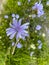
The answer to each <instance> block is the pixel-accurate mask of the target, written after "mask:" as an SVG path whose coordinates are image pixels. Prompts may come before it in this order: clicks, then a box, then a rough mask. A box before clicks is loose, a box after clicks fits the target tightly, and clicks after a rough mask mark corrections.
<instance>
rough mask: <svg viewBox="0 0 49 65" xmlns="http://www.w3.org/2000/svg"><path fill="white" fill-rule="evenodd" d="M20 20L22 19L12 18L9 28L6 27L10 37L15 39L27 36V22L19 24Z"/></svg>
mask: <svg viewBox="0 0 49 65" xmlns="http://www.w3.org/2000/svg"><path fill="white" fill-rule="evenodd" d="M21 21H22V19H19V21H18V20H16V19H14V20H13V23H12V24H10V28H7V29H6V33H7V36H10V39H13V38H14V37H16V40H18V39H20V38H21V39H25V37H26V36H29V34H28V31H27V29H28V25H29V23H25V24H23V25H21Z"/></svg>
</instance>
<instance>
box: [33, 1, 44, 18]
mask: <svg viewBox="0 0 49 65" xmlns="http://www.w3.org/2000/svg"><path fill="white" fill-rule="evenodd" d="M32 10H37V16H38V17H40V16H42V15H43V14H44V11H43V5H42V4H41V3H38V2H36V3H35V5H34V6H33V7H32Z"/></svg>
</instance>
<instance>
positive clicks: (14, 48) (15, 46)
mask: <svg viewBox="0 0 49 65" xmlns="http://www.w3.org/2000/svg"><path fill="white" fill-rule="evenodd" d="M18 41H19V40H18ZM18 41H17V42H16V44H17V43H18ZM16 44H15V45H14V47H13V51H12V55H13V54H14V52H15V48H16Z"/></svg>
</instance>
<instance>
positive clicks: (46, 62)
mask: <svg viewBox="0 0 49 65" xmlns="http://www.w3.org/2000/svg"><path fill="white" fill-rule="evenodd" d="M39 1H40V0H30V2H28V0H5V1H4V2H3V1H2V2H1V1H0V7H2V6H1V5H2V4H3V3H4V4H3V8H0V65H49V33H48V30H49V5H47V1H49V0H42V4H43V7H44V12H45V14H44V15H43V16H41V17H40V18H38V17H35V18H32V17H28V16H30V15H32V14H33V13H34V12H33V11H32V10H31V8H32V6H33V5H34V4H35V2H39ZM18 2H21V5H20V6H19V5H18ZM12 13H14V14H19V16H20V18H24V20H23V22H22V23H26V22H27V21H28V22H30V26H29V35H30V37H29V38H26V41H23V40H20V42H21V43H22V45H23V47H22V48H21V49H19V48H16V50H15V53H14V55H12V54H11V51H12V42H13V41H15V40H10V39H9V37H7V35H6V28H8V27H9V23H10V22H12V17H11V15H12ZM5 15H8V16H9V18H8V19H5V18H4V16H5ZM38 24H40V25H41V26H42V29H41V30H40V31H36V30H35V27H36V25H38ZM38 40H41V42H42V48H41V49H38V45H39V44H38ZM31 52H33V54H32V56H30V54H31Z"/></svg>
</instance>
